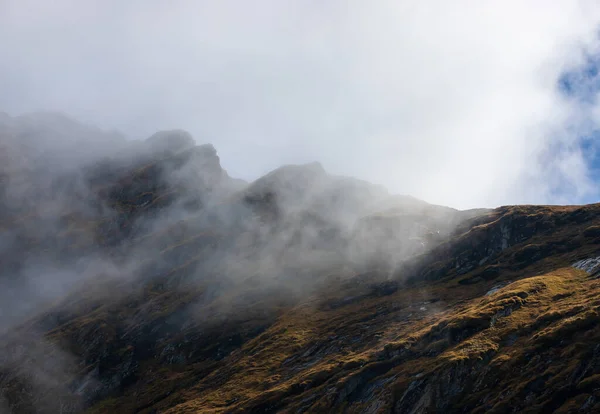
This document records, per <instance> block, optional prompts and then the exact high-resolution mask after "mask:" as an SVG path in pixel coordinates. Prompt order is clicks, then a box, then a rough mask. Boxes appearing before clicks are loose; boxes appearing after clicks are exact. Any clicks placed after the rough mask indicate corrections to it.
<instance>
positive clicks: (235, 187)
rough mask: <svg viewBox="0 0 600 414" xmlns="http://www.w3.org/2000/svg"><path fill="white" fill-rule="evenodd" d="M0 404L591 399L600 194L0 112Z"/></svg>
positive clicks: (163, 407) (451, 409) (548, 404)
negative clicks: (422, 189)
mask: <svg viewBox="0 0 600 414" xmlns="http://www.w3.org/2000/svg"><path fill="white" fill-rule="evenodd" d="M0 146H1V148H2V151H1V152H0V154H1V156H2V162H0V178H1V181H0V200H1V203H0V231H1V233H0V263H1V266H0V351H1V352H0V412H7V413H11V412H12V413H79V412H87V413H158V412H161V413H162V412H165V413H191V412H199V413H205V412H207V413H208V412H211V413H218V412H223V413H230V412H231V413H238V412H239V413H242V412H243V413H275V412H285V413H300V412H314V413H330V412H340V413H341V412H348V413H384V412H396V413H459V412H460V413H464V412H468V413H478V412H490V413H506V412H531V413H550V412H557V413H571V412H572V413H575V412H588V413H595V412H600V345H598V344H599V343H600V328H599V327H598V322H600V281H599V280H598V276H599V275H600V204H593V205H586V206H528V205H523V206H504V207H500V208H497V209H476V210H468V211H459V210H455V209H452V208H448V207H444V206H437V205H431V204H428V203H426V202H424V201H421V200H418V199H415V198H412V197H409V196H398V195H393V194H389V193H388V192H387V191H386V190H385V189H383V188H381V187H379V186H376V185H373V184H370V183H367V182H363V181H360V180H357V179H353V178H347V177H338V176H333V175H330V174H328V173H327V172H326V170H325V169H324V168H323V166H321V165H320V164H318V163H312V164H305V165H287V166H283V167H281V168H279V169H276V170H275V171H272V172H271V173H269V174H267V175H265V176H264V177H261V178H259V179H257V180H256V181H254V182H251V183H247V182H244V181H242V180H238V179H235V178H232V177H230V176H229V174H228V173H227V172H226V171H225V170H224V169H223V168H222V166H221V163H220V159H219V157H218V155H217V151H216V149H215V148H214V147H213V146H212V145H210V144H204V145H197V144H196V141H195V140H194V138H193V137H192V136H191V135H190V134H189V133H187V132H185V131H181V130H172V131H161V132H158V133H157V134H155V135H153V136H152V137H150V138H148V139H147V140H145V141H127V140H126V139H124V138H123V137H121V136H120V135H119V134H116V133H112V132H105V131H101V130H99V129H97V128H93V127H90V126H86V125H82V124H80V123H77V122H76V121H74V120H71V119H69V118H67V117H64V116H62V115H58V114H33V115H27V116H22V117H15V118H12V117H10V116H8V115H2V114H0Z"/></svg>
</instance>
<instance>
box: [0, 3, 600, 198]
mask: <svg viewBox="0 0 600 414" xmlns="http://www.w3.org/2000/svg"><path fill="white" fill-rule="evenodd" d="M599 24H600V3H599V2H597V1H581V2H578V1H575V0H565V1H559V0H554V1H476V0H473V1H447V0H439V1H432V0H430V1H401V0H396V1H382V0H379V1H372V2H369V1H358V0H357V1H350V0H341V1H334V0H332V1H323V0H321V1H316V0H303V1H300V0H298V1H279V0H272V1H261V0H253V1H243V0H238V1H226V0H219V1H217V0H215V1H210V2H209V1H200V0H198V1H192V0H190V1H176V0H170V1H166V0H164V1H153V0H143V1H142V0H140V1H134V0H130V1H126V0H119V1H110V0H100V1H86V0H72V1H69V0H54V1H46V0H0V111H5V112H8V113H9V114H11V115H18V114H21V113H24V112H30V111H38V110H52V111H63V112H66V113H68V114H70V115H72V116H73V117H75V118H77V119H80V120H82V121H86V122H91V123H93V124H95V125H98V126H100V127H103V128H117V129H119V130H121V131H122V132H124V133H125V134H126V135H128V136H130V137H132V138H145V137H147V136H149V135H151V134H152V133H153V132H155V131H156V130H160V129H170V128H183V129H186V130H188V131H190V132H191V133H192V134H193V135H194V137H195V138H196V140H197V141H198V142H199V143H205V142H211V143H213V144H214V145H215V147H216V148H217V150H218V152H219V155H220V157H221V160H222V164H223V166H224V167H225V168H226V169H227V170H228V171H229V173H230V174H231V175H233V176H237V177H242V178H245V179H254V178H257V177H258V176H259V175H261V174H264V173H265V172H267V171H269V170H271V169H273V168H276V167H278V166H280V165H282V164H286V163H303V162H310V161H314V160H317V161H320V162H321V163H322V164H323V166H324V167H325V169H326V170H328V171H329V172H331V173H335V174H344V175H351V176H355V177H359V178H363V179H366V180H369V181H372V182H375V183H378V184H383V185H385V186H386V187H387V188H388V189H390V190H391V191H392V192H396V193H402V194H411V195H414V196H416V197H419V198H422V199H425V200H427V201H430V202H435V203H441V204H446V205H451V206H454V207H459V208H467V207H475V206H497V205H501V204H513V203H580V202H590V201H596V200H598V198H599V197H600V196H599V195H600V192H599V191H598V182H597V181H595V180H594V177H595V175H594V165H593V163H594V161H593V160H594V159H598V158H597V157H595V156H593V154H594V151H595V148H596V146H597V145H596V142H597V139H596V138H593V137H594V135H593V133H594V130H595V129H596V128H597V121H598V120H600V106H597V104H596V88H595V87H594V86H593V85H592V83H590V79H591V78H594V77H595V76H596V75H597V74H596V73H595V72H594V71H593V70H589V65H590V62H594V61H595V56H596V54H597V53H598V50H599V43H598V28H599ZM586 65H588V66H586ZM582 68H588V70H583V69H582ZM565 79H568V82H567V81H564V80H565ZM561 80H563V82H562V83H561V82H560V81H561ZM590 85H592V86H590ZM583 90H584V91H585V94H586V97H585V99H581V96H580V95H581V94H582V93H583V92H582V91H583ZM590 137H591V138H590Z"/></svg>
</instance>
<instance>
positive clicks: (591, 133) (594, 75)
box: [558, 54, 600, 203]
mask: <svg viewBox="0 0 600 414" xmlns="http://www.w3.org/2000/svg"><path fill="white" fill-rule="evenodd" d="M558 89H559V91H560V93H561V94H562V95H563V96H564V97H565V98H566V99H568V100H569V101H570V102H571V103H572V104H573V105H574V107H575V108H576V111H577V112H578V113H579V115H580V116H581V120H580V121H579V122H580V124H582V129H583V130H585V132H584V133H583V134H581V135H579V136H578V140H577V144H578V145H579V147H580V148H581V151H582V154H583V156H584V160H585V162H586V163H587V166H588V173H589V176H590V178H591V179H592V180H593V182H594V183H595V186H596V191H595V192H593V193H591V194H588V195H587V196H586V197H584V198H582V199H581V200H577V201H578V202H582V203H591V202H600V125H598V118H597V116H598V114H597V113H595V108H596V107H597V105H598V103H599V102H598V99H599V93H600V55H589V54H588V55H586V56H585V60H584V62H583V63H582V64H581V65H579V66H578V67H576V68H574V69H572V70H569V71H567V72H565V73H563V74H562V75H561V76H560V78H559V80H558ZM572 133H573V134H577V133H578V131H577V128H575V129H574V131H573V132H572ZM558 191H560V189H558Z"/></svg>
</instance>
